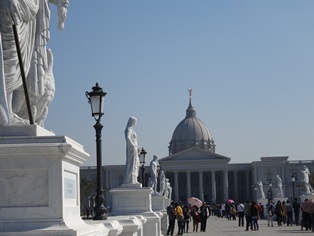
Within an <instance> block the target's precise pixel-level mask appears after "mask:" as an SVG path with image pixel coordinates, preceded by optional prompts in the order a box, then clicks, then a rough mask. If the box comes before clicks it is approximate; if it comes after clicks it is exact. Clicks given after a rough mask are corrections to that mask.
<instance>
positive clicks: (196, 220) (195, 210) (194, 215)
mask: <svg viewBox="0 0 314 236" xmlns="http://www.w3.org/2000/svg"><path fill="white" fill-rule="evenodd" d="M191 215H192V219H193V232H197V230H198V223H199V222H200V221H201V219H200V215H199V212H198V207H197V206H196V205H194V206H193V207H192V210H191Z"/></svg>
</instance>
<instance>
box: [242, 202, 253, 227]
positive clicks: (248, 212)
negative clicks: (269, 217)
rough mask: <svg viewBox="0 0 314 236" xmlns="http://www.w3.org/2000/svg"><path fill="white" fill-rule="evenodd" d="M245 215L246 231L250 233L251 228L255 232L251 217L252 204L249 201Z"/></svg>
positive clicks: (245, 206)
mask: <svg viewBox="0 0 314 236" xmlns="http://www.w3.org/2000/svg"><path fill="white" fill-rule="evenodd" d="M244 215H245V220H246V229H245V231H248V230H249V228H251V230H253V225H252V216H251V203H250V201H249V200H247V201H246V203H245V205H244Z"/></svg>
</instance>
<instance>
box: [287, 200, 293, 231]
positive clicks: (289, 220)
mask: <svg viewBox="0 0 314 236" xmlns="http://www.w3.org/2000/svg"><path fill="white" fill-rule="evenodd" d="M286 211H287V226H289V225H291V226H292V216H293V207H292V205H291V204H290V202H289V200H287V204H286Z"/></svg>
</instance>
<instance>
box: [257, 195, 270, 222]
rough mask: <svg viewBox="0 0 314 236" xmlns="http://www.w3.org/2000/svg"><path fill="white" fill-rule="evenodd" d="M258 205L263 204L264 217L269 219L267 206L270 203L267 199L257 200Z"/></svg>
mask: <svg viewBox="0 0 314 236" xmlns="http://www.w3.org/2000/svg"><path fill="white" fill-rule="evenodd" d="M256 203H257V204H260V203H262V205H263V206H264V212H263V213H264V217H265V218H267V209H266V204H267V203H268V199H266V198H259V199H257V200H256Z"/></svg>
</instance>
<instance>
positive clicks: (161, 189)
mask: <svg viewBox="0 0 314 236" xmlns="http://www.w3.org/2000/svg"><path fill="white" fill-rule="evenodd" d="M166 188H167V186H166V176H165V172H164V171H163V170H162V171H160V175H159V194H160V195H161V196H164V195H165V191H166Z"/></svg>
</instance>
